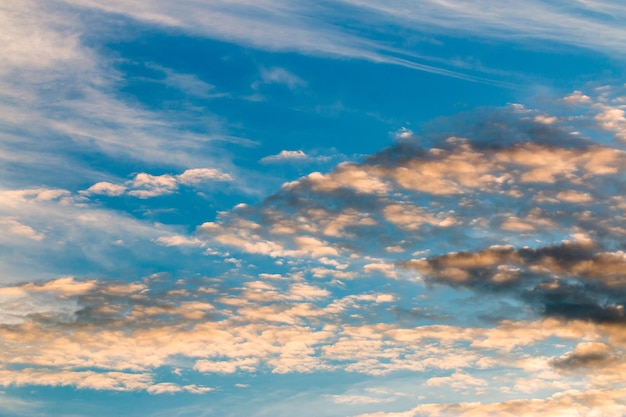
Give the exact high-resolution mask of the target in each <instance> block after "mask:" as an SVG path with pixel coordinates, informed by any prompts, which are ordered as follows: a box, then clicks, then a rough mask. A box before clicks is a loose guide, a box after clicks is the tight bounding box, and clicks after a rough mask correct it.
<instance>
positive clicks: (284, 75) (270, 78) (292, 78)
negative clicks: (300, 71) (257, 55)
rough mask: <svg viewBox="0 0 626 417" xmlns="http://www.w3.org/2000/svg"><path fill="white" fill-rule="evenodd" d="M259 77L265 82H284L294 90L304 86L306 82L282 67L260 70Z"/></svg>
mask: <svg viewBox="0 0 626 417" xmlns="http://www.w3.org/2000/svg"><path fill="white" fill-rule="evenodd" d="M261 79H262V80H263V82H264V83H266V84H285V85H286V86H287V87H289V88H290V89H292V90H294V89H296V88H298V87H303V86H306V82H305V81H304V80H303V79H301V78H300V77H298V76H297V75H295V74H292V73H291V72H289V71H287V70H286V69H284V68H270V69H262V70H261Z"/></svg>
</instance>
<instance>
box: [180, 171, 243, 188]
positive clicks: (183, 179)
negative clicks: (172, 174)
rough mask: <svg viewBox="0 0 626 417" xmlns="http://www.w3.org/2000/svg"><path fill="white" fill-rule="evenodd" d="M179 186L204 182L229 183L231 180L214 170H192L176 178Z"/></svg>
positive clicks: (224, 174) (228, 175)
mask: <svg viewBox="0 0 626 417" xmlns="http://www.w3.org/2000/svg"><path fill="white" fill-rule="evenodd" d="M176 179H177V180H178V182H179V183H180V184H185V185H194V184H199V183H201V182H204V181H231V180H232V179H233V178H232V177H231V176H230V174H226V173H224V172H222V171H220V170H219V169H215V168H193V169H188V170H186V171H185V172H183V173H182V174H180V175H177V176H176Z"/></svg>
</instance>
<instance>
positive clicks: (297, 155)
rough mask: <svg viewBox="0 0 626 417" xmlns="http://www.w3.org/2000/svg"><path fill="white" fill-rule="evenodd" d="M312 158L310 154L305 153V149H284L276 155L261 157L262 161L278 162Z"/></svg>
mask: <svg viewBox="0 0 626 417" xmlns="http://www.w3.org/2000/svg"><path fill="white" fill-rule="evenodd" d="M309 159H311V157H310V156H309V155H307V154H306V153H304V151H301V150H297V151H287V150H282V151H280V152H279V153H278V154H276V155H270V156H266V157H264V158H261V162H262V163H278V162H290V161H294V162H296V161H306V160H309Z"/></svg>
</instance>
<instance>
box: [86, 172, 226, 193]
mask: <svg viewBox="0 0 626 417" xmlns="http://www.w3.org/2000/svg"><path fill="white" fill-rule="evenodd" d="M232 179H233V178H232V176H231V175H230V174H227V173H225V172H222V171H220V170H219V169H215V168H193V169H188V170H185V171H184V172H183V173H182V174H179V175H169V174H163V175H151V174H148V173H145V172H140V173H139V174H136V175H135V178H134V179H132V180H129V181H126V182H125V183H124V184H113V183H110V182H106V181H101V182H98V183H96V184H94V185H92V186H91V187H89V188H87V189H86V190H83V191H81V192H80V193H81V194H83V195H87V196H89V195H106V196H109V197H118V196H121V195H124V194H127V195H130V196H133V197H138V198H142V199H146V198H151V197H158V196H162V195H168V194H172V193H174V192H176V191H177V190H178V187H179V185H186V186H198V185H200V184H202V183H205V182H212V181H232Z"/></svg>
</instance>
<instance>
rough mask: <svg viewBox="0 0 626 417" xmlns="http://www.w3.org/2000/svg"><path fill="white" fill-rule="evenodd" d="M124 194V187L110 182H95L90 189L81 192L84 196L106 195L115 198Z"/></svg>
mask: <svg viewBox="0 0 626 417" xmlns="http://www.w3.org/2000/svg"><path fill="white" fill-rule="evenodd" d="M125 192H126V187H125V186H123V185H119V184H112V183H110V182H106V181H101V182H97V183H95V184H94V185H92V186H91V187H89V188H87V189H86V190H84V191H83V193H84V194H86V195H93V194H96V195H106V196H109V197H117V196H120V195H122V194H124V193H125Z"/></svg>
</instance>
